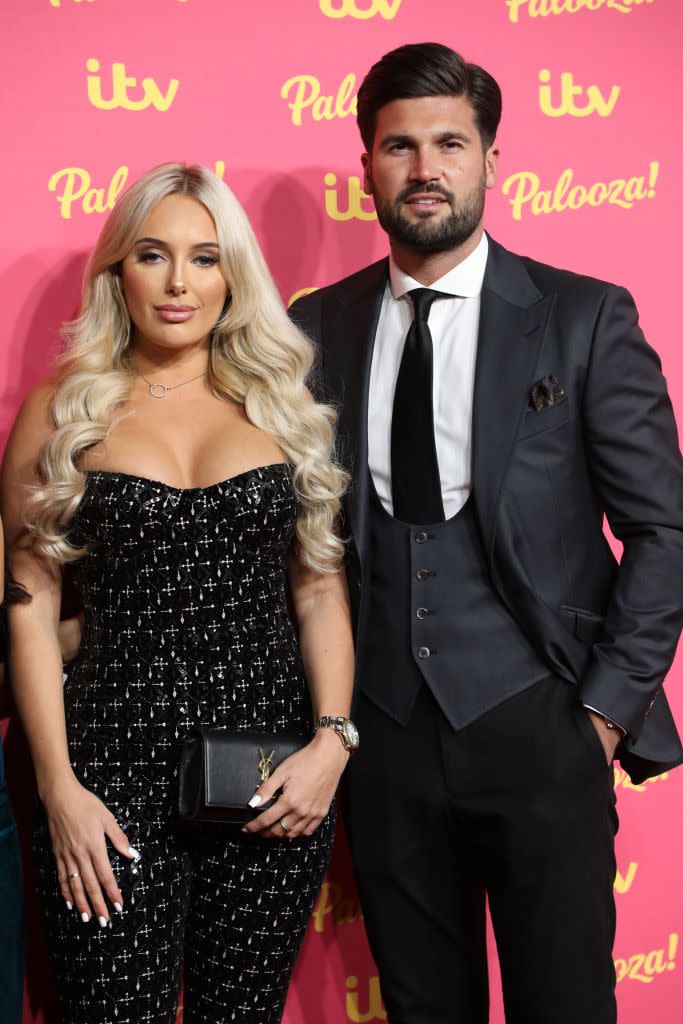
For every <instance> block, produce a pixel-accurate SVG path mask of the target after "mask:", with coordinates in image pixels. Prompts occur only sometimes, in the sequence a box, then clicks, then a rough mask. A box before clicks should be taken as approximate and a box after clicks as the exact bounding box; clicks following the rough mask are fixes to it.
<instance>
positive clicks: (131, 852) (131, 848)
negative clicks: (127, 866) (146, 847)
mask: <svg viewBox="0 0 683 1024" xmlns="http://www.w3.org/2000/svg"><path fill="white" fill-rule="evenodd" d="M128 856H129V857H135V859H136V860H139V859H140V853H139V851H138V850H136V849H135V847H134V846H129V847H128Z"/></svg>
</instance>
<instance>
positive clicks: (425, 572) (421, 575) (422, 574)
mask: <svg viewBox="0 0 683 1024" xmlns="http://www.w3.org/2000/svg"><path fill="white" fill-rule="evenodd" d="M415 575H416V576H417V578H418V579H419V580H420V581H422V580H426V579H427V577H428V576H431V575H432V574H431V572H430V570H429V569H418V570H417V572H416V573H415Z"/></svg>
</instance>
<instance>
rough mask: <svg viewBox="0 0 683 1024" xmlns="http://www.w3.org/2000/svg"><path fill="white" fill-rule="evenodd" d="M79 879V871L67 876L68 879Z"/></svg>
mask: <svg viewBox="0 0 683 1024" xmlns="http://www.w3.org/2000/svg"><path fill="white" fill-rule="evenodd" d="M80 877H81V873H80V871H72V872H70V874H69V878H80Z"/></svg>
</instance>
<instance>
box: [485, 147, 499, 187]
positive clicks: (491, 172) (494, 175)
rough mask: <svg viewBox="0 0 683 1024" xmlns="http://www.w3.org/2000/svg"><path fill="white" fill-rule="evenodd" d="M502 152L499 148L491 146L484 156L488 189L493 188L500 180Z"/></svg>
mask: <svg viewBox="0 0 683 1024" xmlns="http://www.w3.org/2000/svg"><path fill="white" fill-rule="evenodd" d="M499 160H500V150H499V149H498V147H497V146H489V148H488V149H487V150H486V154H485V156H484V168H485V171H486V187H487V188H493V187H494V186H495V184H496V181H497V179H498V162H499Z"/></svg>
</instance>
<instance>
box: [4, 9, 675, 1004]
mask: <svg viewBox="0 0 683 1024" xmlns="http://www.w3.org/2000/svg"><path fill="white" fill-rule="evenodd" d="M682 27H683V14H682V8H681V6H680V4H679V3H678V2H677V0H477V2H476V3H473V2H472V0H251V2H250V3H241V2H240V3H237V2H232V0H143V2H141V0H18V2H17V0H15V2H14V3H13V4H12V5H9V4H8V5H7V6H6V8H5V9H4V11H3V29H4V38H5V43H6V46H5V54H4V57H3V63H2V66H1V67H0V81H1V84H2V89H1V90H0V95H1V96H2V101H1V103H2V107H1V112H0V118H1V124H0V132H1V137H2V139H3V142H4V150H5V157H4V160H3V162H2V169H1V170H0V178H1V182H2V183H1V193H0V194H1V195H2V197H3V232H2V241H1V243H0V245H1V256H0V259H1V261H2V270H3V272H2V274H1V275H0V290H1V292H2V297H1V298H0V308H2V309H4V311H5V315H4V321H3V322H4V324H5V335H4V339H3V342H2V345H1V346H0V372H1V373H2V378H3V379H2V394H3V397H4V401H3V403H2V410H1V416H2V420H1V422H0V429H1V430H2V434H3V438H4V437H5V436H6V434H7V431H8V430H9V427H10V425H11V422H12V419H13V416H14V414H15V411H16V409H17V406H18V404H19V403H20V401H21V399H22V398H23V396H24V394H25V393H26V391H27V390H28V388H29V387H30V386H31V385H32V384H33V383H34V382H35V381H37V380H38V379H39V378H41V377H42V376H44V375H45V373H46V369H47V367H48V365H49V362H50V359H51V356H52V355H53V353H54V351H55V348H56V345H57V331H58V327H59V324H60V322H61V321H62V320H63V319H65V318H67V317H70V316H71V315H72V314H73V313H74V311H75V308H76V305H77V302H78V293H79V282H80V278H81V274H82V270H83V266H84V262H85V258H86V253H87V251H88V249H89V248H90V247H91V246H92V244H93V242H94V239H95V237H96V235H97V233H98V231H99V230H100V227H101V225H102V222H103V214H104V212H105V211H106V209H108V208H109V207H110V206H111V205H112V203H113V202H114V200H115V198H116V196H117V195H118V193H119V191H120V190H121V188H122V187H123V186H124V183H125V181H126V180H128V181H132V180H133V179H135V178H136V177H137V176H138V175H139V174H140V173H141V172H142V171H144V170H146V169H147V168H149V167H151V166H152V165H154V164H158V163H161V162H162V161H166V160H188V161H200V162H202V163H205V164H207V165H208V166H210V167H212V168H213V167H217V168H218V170H219V172H220V173H224V176H225V179H226V180H227V181H228V182H229V184H230V185H231V186H232V188H233V189H234V191H235V192H236V193H237V195H238V196H239V198H240V199H241V200H242V202H243V203H244V205H245V207H246V209H247V212H248V214H249V216H250V217H251V220H252V222H253V224H254V226H255V229H256V232H257V234H258V236H259V238H260V241H261V244H262V246H263V249H264V251H265V254H266V257H267V259H268V260H269V262H270V266H271V268H272V270H273V272H274V274H275V277H276V279H277V281H278V284H279V286H280V288H281V291H282V295H283V297H284V299H285V301H289V300H290V299H291V297H292V295H293V294H295V293H297V292H299V291H300V290H301V289H312V288H315V287H317V286H320V285H323V284H325V283H327V282H329V281H331V280H334V279H336V278H339V277H341V276H343V275H345V274H348V273H350V272H352V271H354V270H355V269H357V268H359V267H361V266H363V265H365V264H367V263H370V262H372V261H373V260H375V259H377V258H379V257H380V256H381V255H383V254H384V253H385V251H386V242H385V237H384V235H383V233H382V232H381V231H380V230H379V229H378V227H377V224H376V221H375V219H374V214H373V212H372V204H371V203H370V202H369V201H368V200H367V198H364V197H363V196H362V195H361V193H360V186H359V180H358V175H359V170H360V168H359V160H358V157H359V154H360V152H361V145H360V141H359V137H358V134H357V129H356V127H355V119H354V117H353V113H352V110H351V108H352V102H353V97H354V95H355V91H356V88H357V85H358V83H359V82H360V80H361V78H362V76H363V74H364V72H365V71H366V70H367V68H368V67H369V66H370V64H371V63H373V62H374V61H375V60H376V59H377V58H378V57H379V56H380V55H381V54H382V53H384V52H385V51H387V50H389V49H391V48H393V47H395V46H397V45H400V44H401V43H405V42H416V41H422V40H425V39H436V40H439V41H441V42H444V43H448V44H450V45H452V46H453V47H455V48H456V49H458V50H460V51H461V52H462V53H463V54H464V55H465V56H466V57H468V58H469V59H471V60H476V61H478V62H479V63H481V64H483V65H484V66H485V67H487V68H488V69H489V70H491V71H492V72H493V73H494V74H495V76H496V77H497V78H498V80H499V82H500V84H501V87H502V89H503V95H504V100H505V103H504V115H503V125H502V130H501V133H500V137H499V142H500V146H501V150H502V175H501V181H500V186H499V188H498V189H497V191H496V192H495V193H490V194H489V198H488V213H487V226H488V228H489V230H490V231H491V232H492V234H493V235H494V236H495V237H496V238H497V239H498V240H500V241H501V242H502V243H503V244H505V245H506V246H508V247H509V248H512V249H513V250H517V251H521V252H524V253H527V254H528V255H531V256H534V257H535V258H537V259H540V260H543V261H546V262H549V263H554V264H556V265H558V266H563V267H569V268H571V269H574V270H578V271H582V272H584V273H588V274H594V275H596V276H600V277H606V278H608V279H610V280H614V281H617V282H620V283H623V284H625V285H626V286H628V287H629V288H630V289H631V290H632V291H633V292H634V294H635V296H636V298H637V301H638V304H639V307H640V311H641V317H642V322H643V325H644V328H645V331H646V334H647V336H648V337H649V338H650V339H651V341H652V342H653V343H654V345H655V346H656V347H657V349H658V350H659V352H660V353H661V355H662V358H663V362H664V369H665V372H666V374H667V376H668V379H669V384H670V388H671V393H672V396H673V400H674V404H675V405H676V407H677V409H678V412H679V417H680V415H681V414H682V413H683V361H682V359H681V354H680V347H679V345H678V340H677V336H676V334H675V332H674V331H673V330H672V329H671V327H670V323H671V321H672V319H673V313H674V300H673V296H675V295H676V294H677V293H678V291H679V289H680V283H679V274H680V267H679V266H678V265H677V264H675V263H674V259H673V258H672V257H673V251H672V250H673V247H672V245H671V243H670V239H671V234H672V230H673V229H674V219H675V217H676V214H677V213H678V210H679V207H678V202H677V200H678V193H679V182H678V172H679V170H680V166H681V164H680V158H681V142H680V132H679V131H678V129H677V125H678V122H679V119H680V113H679V110H680V103H681V95H680V86H679V85H678V82H679V80H680V79H679V77H678V76H676V78H675V81H676V88H677V90H678V91H677V92H674V91H673V88H674V87H673V86H672V71H676V70H677V69H678V67H679V65H680V56H679V42H680V38H681V28H682ZM680 664H681V662H680V659H679V667H678V668H676V667H674V669H673V671H672V673H671V675H670V677H669V683H668V692H669V696H670V700H671V703H672V705H673V708H674V712H677V717H678V720H679V723H680V724H683V691H682V688H681V686H680V685H679V684H680V682H681V680H680V675H681V669H680ZM5 725H7V722H6V723H5ZM6 739H7V753H8V762H9V772H10V775H11V776H13V779H11V781H13V796H14V802H15V806H16V810H17V815H18V817H19V819H20V825H21V828H22V833H23V837H24V840H26V837H27V832H28V822H29V819H30V813H31V807H30V805H31V795H30V787H29V785H28V784H27V782H26V778H27V773H28V762H27V758H26V752H25V748H24V746H23V741H22V739H21V735H20V732H19V728H18V726H17V725H16V723H15V722H14V721H10V724H9V730H8V734H7V737H6ZM20 781H21V784H20ZM617 785H618V797H619V810H620V815H621V822H622V827H621V831H620V833H619V836H618V842H617V851H618V865H619V874H618V876H617V881H616V891H617V895H616V899H617V907H618V913H619V926H618V931H617V940H616V947H615V957H616V965H617V977H618V980H619V981H618V989H617V991H618V997H619V1006H620V1021H621V1022H622V1024H642V1022H643V1021H645V1020H648V1021H650V1020H658V1021H664V1022H667V1024H676V1022H677V1021H679V1020H680V1007H681V1005H683V963H680V961H681V957H683V950H679V949H678V934H679V932H680V931H681V925H682V924H683V894H682V892H681V887H680V884H679V865H680V856H681V837H682V832H683V829H682V826H681V824H680V819H679V817H678V816H677V815H676V812H675V808H676V807H677V802H678V801H680V799H681V796H682V795H683V771H681V772H679V773H674V774H673V776H670V777H668V778H667V777H664V776H662V777H661V778H660V779H657V780H655V781H652V782H650V783H648V784H647V785H645V786H641V787H635V788H634V787H633V786H631V785H629V784H628V782H627V780H626V779H625V778H624V777H622V776H621V775H619V776H618V779H617ZM26 886H27V901H28V902H29V910H30V922H31V927H30V950H29V953H30V955H29V967H28V979H29V980H28V992H29V995H28V997H27V1002H26V1011H25V1021H26V1022H36V1024H37V1022H42V1021H46V1022H55V1021H56V1020H57V1016H56V1014H55V1010H54V995H53V989H52V980H51V976H50V971H49V967H48V965H47V962H46V959H45V955H44V950H43V947H42V936H41V930H40V926H39V924H38V921H37V917H36V912H35V906H34V905H33V901H32V899H31V897H30V889H31V878H30V867H28V866H27V881H26ZM558 926H559V927H561V926H562V925H561V922H559V923H558ZM406 955H407V957H409V951H408V950H407V951H406ZM492 962H493V963H494V966H493V967H492V973H493V974H494V979H493V986H494V1000H493V1011H492V1020H493V1022H494V1024H501V1022H502V1020H503V1017H502V1010H501V1003H500V995H499V986H498V982H497V980H496V978H495V957H494V956H492ZM679 964H680V966H679ZM376 973H377V972H376V969H375V967H374V965H373V963H372V961H371V958H370V956H369V953H368V951H367V946H366V942H365V937H364V933H363V925H362V921H361V920H360V917H359V910H358V904H357V898H356V894H355V890H354V886H353V881H352V876H351V872H350V868H349V865H348V856H347V853H346V848H345V845H344V843H343V840H342V841H340V842H339V843H338V846H337V849H336V853H335V859H334V863H333V866H332V868H331V869H330V872H329V876H328V880H327V882H326V883H325V886H324V889H323V892H322V895H321V899H320V902H319V905H318V908H317V910H316V913H315V915H314V919H313V921H312V923H311V927H310V930H309V934H308V936H307V939H306V943H305V947H304V951H303V954H302V957H301V961H300V963H299V966H298V969H297V973H296V978H295V982H294V985H293V987H292V991H291V994H290V998H289V1002H288V1005H287V1012H286V1018H285V1020H286V1024H303V1022H304V1021H307V1022H310V1021H311V1020H325V1021H328V1022H330V1024H342V1022H345V1021H353V1022H359V1021H382V1020H384V1019H385V1016H384V1013H383V1009H382V1004H381V997H380V993H379V989H378V986H377V979H376Z"/></svg>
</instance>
